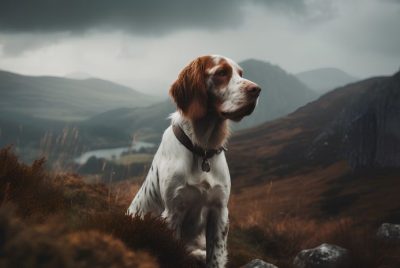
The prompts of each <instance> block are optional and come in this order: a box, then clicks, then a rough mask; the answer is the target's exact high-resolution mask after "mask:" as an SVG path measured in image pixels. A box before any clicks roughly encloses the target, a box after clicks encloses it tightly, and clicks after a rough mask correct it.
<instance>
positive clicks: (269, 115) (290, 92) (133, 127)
mask: <svg viewBox="0 0 400 268" xmlns="http://www.w3.org/2000/svg"><path fill="white" fill-rule="evenodd" d="M239 64H240V65H241V67H242V68H243V69H244V71H245V74H244V76H245V78H247V79H250V80H252V81H254V82H257V83H258V84H259V85H260V86H261V87H262V93H261V95H260V99H259V103H258V105H257V108H256V110H255V111H254V113H253V114H252V115H251V116H249V117H245V118H244V119H243V120H242V122H240V123H239V124H236V123H235V124H233V127H234V128H235V129H241V128H246V127H250V126H254V125H257V124H261V123H264V122H266V121H268V120H272V119H275V118H277V117H280V116H283V115H286V114H288V113H290V112H292V111H293V110H295V109H296V108H298V107H300V106H302V105H304V104H306V103H307V102H308V101H311V100H312V99H314V98H316V97H317V94H316V93H314V92H313V91H312V90H310V89H308V88H307V87H306V86H305V85H303V84H302V83H301V82H300V81H299V80H298V79H297V78H296V77H294V76H293V75H290V74H288V73H286V72H285V71H284V70H282V69H281V68H279V67H277V66H274V65H271V64H269V63H267V62H263V61H258V60H246V61H243V62H241V63H239ZM174 111H175V106H174V105H173V104H172V103H171V101H170V100H166V101H163V102H160V103H159V104H155V105H152V106H150V107H139V108H122V109H116V110H113V111H108V112H105V113H102V114H99V115H96V116H94V117H92V118H90V119H88V120H87V121H85V122H82V124H81V126H82V128H83V129H85V131H86V133H90V134H88V135H92V134H93V135H97V136H98V137H97V138H96V139H97V140H100V139H101V140H105V139H109V138H111V136H110V135H108V134H107V135H106V133H109V134H113V135H114V137H113V140H121V138H122V136H123V137H128V136H129V135H132V133H140V132H142V131H145V132H146V133H147V135H146V136H147V137H149V135H150V136H151V138H154V139H153V141H159V138H160V135H161V133H162V131H163V130H164V129H165V128H166V127H167V126H168V125H169V121H168V120H166V118H167V117H168V115H169V114H170V113H172V112H174ZM117 133H119V134H121V135H122V136H118V137H117V136H116V135H117ZM104 135H106V136H107V137H106V136H104Z"/></svg>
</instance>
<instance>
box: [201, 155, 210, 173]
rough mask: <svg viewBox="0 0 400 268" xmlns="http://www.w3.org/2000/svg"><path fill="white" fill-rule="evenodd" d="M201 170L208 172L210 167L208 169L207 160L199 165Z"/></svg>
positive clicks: (208, 163)
mask: <svg viewBox="0 0 400 268" xmlns="http://www.w3.org/2000/svg"><path fill="white" fill-rule="evenodd" d="M201 169H202V170H203V171H204V172H210V170H211V167H210V162H209V161H208V159H206V158H205V159H203V163H201Z"/></svg>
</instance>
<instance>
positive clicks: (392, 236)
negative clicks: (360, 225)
mask: <svg viewBox="0 0 400 268" xmlns="http://www.w3.org/2000/svg"><path fill="white" fill-rule="evenodd" d="M376 236H377V237H378V238H379V239H381V240H384V241H387V242H395V243H400V224H391V223H383V224H382V225H381V226H380V227H379V229H378V232H377V233H376Z"/></svg>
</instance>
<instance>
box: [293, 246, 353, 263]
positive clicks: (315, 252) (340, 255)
mask: <svg viewBox="0 0 400 268" xmlns="http://www.w3.org/2000/svg"><path fill="white" fill-rule="evenodd" d="M348 261H349V253H348V250H347V249H344V248H341V247H339V246H336V245H330V244H325V243H324V244H322V245H320V246H318V247H316V248H312V249H305V250H302V251H300V253H299V254H297V256H296V258H295V259H294V261H293V265H294V267H295V268H343V267H346V266H347V265H348Z"/></svg>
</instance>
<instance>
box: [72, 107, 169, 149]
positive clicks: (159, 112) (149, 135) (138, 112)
mask: <svg viewBox="0 0 400 268" xmlns="http://www.w3.org/2000/svg"><path fill="white" fill-rule="evenodd" d="M175 109H176V108H175V106H174V104H173V103H172V102H171V101H170V100H165V101H163V102H160V103H157V104H154V105H150V106H148V107H138V108H121V109H115V110H111V111H108V112H105V113H101V114H99V115H96V116H93V117H92V118H90V119H88V120H86V121H83V122H81V123H79V124H78V127H79V129H80V133H81V135H83V136H84V139H85V140H87V144H92V145H93V147H98V146H99V144H102V143H103V142H106V143H108V144H109V146H108V147H110V145H111V147H112V145H114V146H115V145H116V144H118V145H123V144H124V145H127V144H129V142H130V141H131V140H130V139H131V138H132V136H136V137H137V138H138V139H139V140H148V141H152V142H159V141H160V139H161V134H162V133H163V131H164V129H166V128H167V127H168V126H169V124H170V121H169V120H168V116H169V115H170V114H171V113H172V112H173V111H175ZM121 143H123V144H121Z"/></svg>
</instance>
